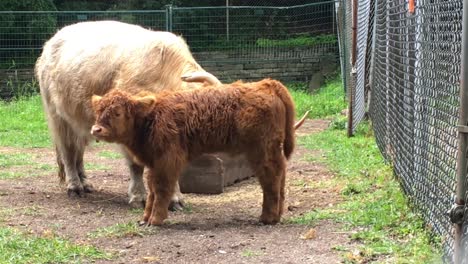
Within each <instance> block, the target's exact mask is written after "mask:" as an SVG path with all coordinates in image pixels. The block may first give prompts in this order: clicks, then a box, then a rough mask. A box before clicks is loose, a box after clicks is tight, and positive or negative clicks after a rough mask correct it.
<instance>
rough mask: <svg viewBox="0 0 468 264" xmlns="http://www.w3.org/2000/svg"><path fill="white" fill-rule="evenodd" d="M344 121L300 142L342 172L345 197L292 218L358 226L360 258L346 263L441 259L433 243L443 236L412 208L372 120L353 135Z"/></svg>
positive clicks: (339, 181) (340, 180)
mask: <svg viewBox="0 0 468 264" xmlns="http://www.w3.org/2000/svg"><path fill="white" fill-rule="evenodd" d="M343 123H344V121H343V119H342V118H340V117H337V119H336V121H334V122H333V125H332V126H331V128H330V129H328V130H326V131H324V132H322V133H318V134H312V135H309V136H306V137H302V138H300V139H299V142H300V144H301V145H304V146H305V147H306V148H309V149H311V150H321V151H322V152H323V153H324V155H323V157H322V158H321V160H320V162H323V163H325V164H326V165H327V166H328V167H329V168H330V169H331V170H333V171H334V172H335V173H336V175H337V176H338V177H337V178H336V179H335V181H336V182H335V186H339V187H341V190H342V191H341V194H342V195H343V197H345V199H344V200H345V201H344V202H343V203H341V204H339V205H337V207H336V208H326V209H322V210H315V211H312V212H309V213H308V214H305V215H304V216H301V217H297V218H293V219H290V222H293V223H298V224H307V225H314V224H315V223H316V222H317V221H318V220H321V219H334V220H335V221H337V222H340V223H342V224H343V225H344V228H346V229H348V230H353V232H352V239H353V240H355V241H357V242H359V243H360V244H361V245H362V246H361V247H360V252H359V254H358V255H359V256H355V255H353V254H352V253H351V252H347V253H346V254H345V258H346V261H350V262H372V261H378V260H379V259H380V260H382V259H383V258H385V259H387V260H388V259H390V260H391V261H390V262H392V263H432V262H433V261H435V260H436V259H437V258H438V257H440V252H439V249H438V248H437V247H435V248H434V247H433V246H432V245H433V244H439V243H433V242H435V241H438V238H436V237H434V236H432V235H431V234H430V232H429V231H428V230H427V229H426V228H425V225H424V222H423V221H422V219H421V217H420V215H418V214H417V213H415V212H414V211H413V210H412V208H411V207H409V205H408V201H407V200H406V198H405V196H404V194H403V193H402V191H401V189H400V185H399V183H398V182H397V180H396V179H395V178H394V176H393V170H392V168H391V166H389V165H387V164H385V162H384V160H383V158H382V156H381V154H380V152H379V150H378V148H377V145H376V143H375V140H374V136H373V133H372V130H371V129H370V126H369V124H368V123H364V124H362V125H361V126H360V127H359V129H358V131H357V133H356V135H355V136H354V137H352V138H348V137H347V136H346V132H345V130H344V126H343V125H342V124H343ZM340 248H342V246H341V247H340ZM356 258H358V259H360V260H359V261H356Z"/></svg>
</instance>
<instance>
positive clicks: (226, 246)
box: [0, 120, 350, 263]
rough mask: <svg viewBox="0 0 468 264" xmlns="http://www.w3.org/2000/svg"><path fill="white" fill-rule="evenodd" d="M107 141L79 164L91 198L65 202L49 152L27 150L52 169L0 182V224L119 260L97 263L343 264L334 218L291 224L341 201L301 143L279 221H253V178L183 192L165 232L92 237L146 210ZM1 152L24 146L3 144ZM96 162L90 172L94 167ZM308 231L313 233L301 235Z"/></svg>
mask: <svg viewBox="0 0 468 264" xmlns="http://www.w3.org/2000/svg"><path fill="white" fill-rule="evenodd" d="M328 123H329V122H328V121H327V120H307V122H306V123H305V124H304V126H303V127H301V129H300V130H299V131H298V135H305V134H310V133H315V132H317V131H321V130H323V129H325V128H326V127H327V125H328ZM103 150H108V151H116V148H115V146H112V145H107V144H106V145H104V144H100V145H97V146H96V145H95V146H92V147H90V148H88V150H87V153H86V154H85V162H86V163H88V164H92V165H91V166H90V168H89V169H88V170H87V173H88V176H89V178H90V182H91V183H92V184H93V185H94V187H95V188H96V189H97V191H96V192H94V193H91V194H88V195H86V196H85V197H82V198H69V197H68V196H67V194H66V191H65V186H60V185H59V184H58V179H57V177H56V172H55V154H54V152H53V150H52V149H31V150H26V151H27V152H29V153H31V154H32V155H33V157H34V162H37V163H41V164H48V165H50V166H52V168H53V169H52V170H49V171H48V173H46V175H44V173H43V171H41V172H38V173H37V174H36V173H29V174H30V175H25V177H21V178H16V179H7V180H0V206H1V208H5V209H6V210H5V212H7V213H5V212H4V215H6V217H5V218H4V219H3V220H4V222H3V223H1V222H0V224H3V225H8V226H12V227H15V228H19V229H21V230H27V231H30V232H33V233H36V234H42V235H44V236H51V235H56V236H61V237H65V238H67V239H70V240H71V241H73V242H75V243H87V244H92V245H95V246H96V247H98V248H100V249H102V250H104V251H107V252H112V253H114V254H115V257H114V258H113V259H112V260H99V261H97V262H98V263H340V262H341V260H342V257H341V252H339V251H335V250H334V249H333V247H334V246H337V245H342V246H343V245H347V244H349V243H350V242H349V238H348V237H347V234H345V233H342V232H339V230H340V227H339V226H337V225H336V223H332V222H330V221H319V222H318V223H317V224H316V225H314V226H304V225H298V224H290V223H288V221H287V220H288V219H290V218H292V217H297V216H300V215H302V214H304V213H306V212H309V211H311V210H314V209H319V208H324V207H328V206H333V205H334V204H336V203H337V202H339V201H340V199H341V198H340V195H339V190H337V189H333V188H329V187H323V186H327V185H326V184H324V185H323V184H322V185H320V186H322V187H319V184H318V183H320V182H326V181H330V180H332V178H333V174H331V173H330V172H329V171H328V170H327V168H326V167H324V166H323V165H321V164H318V163H314V162H310V161H306V160H305V159H304V157H305V156H307V155H309V156H310V155H312V156H313V155H320V153H313V152H311V151H309V150H306V149H304V148H302V147H298V148H297V150H296V152H295V154H294V155H293V158H292V160H291V161H290V162H289V165H288V175H287V185H286V186H287V194H286V204H285V208H288V210H286V212H285V214H284V216H283V220H282V224H278V225H275V226H265V225H261V224H259V223H258V217H259V216H260V212H261V202H262V192H261V189H260V186H259V184H258V183H257V181H256V179H255V178H251V179H248V180H246V181H242V182H240V183H237V184H235V185H233V186H230V187H227V188H226V190H225V192H224V193H223V194H219V195H197V194H185V201H186V203H187V209H186V210H184V211H179V212H170V214H169V221H168V223H167V224H165V225H164V226H162V227H149V228H148V227H139V228H138V229H139V232H137V233H130V234H127V235H123V236H115V235H105V236H100V237H99V236H98V237H96V236H92V234H93V232H96V231H99V230H102V229H103V228H107V227H112V226H115V225H116V224H119V223H120V224H128V223H136V222H137V221H138V220H140V218H141V216H142V210H135V209H131V208H130V206H129V205H128V204H127V195H126V193H127V188H128V181H129V179H128V171H127V168H126V166H125V164H124V162H123V160H122V159H115V158H109V157H103V156H102V155H100V154H99V153H100V152H102V151H103ZM0 152H1V153H21V152H25V150H24V149H14V148H3V149H0ZM93 165H94V166H93ZM311 228H314V229H315V231H316V237H315V238H312V239H302V238H301V237H302V236H303V235H304V234H306V233H307V232H308V231H309V230H310V229H311Z"/></svg>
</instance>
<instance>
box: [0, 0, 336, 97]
mask: <svg viewBox="0 0 468 264" xmlns="http://www.w3.org/2000/svg"><path fill="white" fill-rule="evenodd" d="M299 2H300V1H299ZM299 2H298V3H299ZM334 3H335V1H315V2H313V3H309V4H302V5H296V6H290V5H288V6H283V7H276V6H275V7H272V6H270V7H268V6H219V7H173V6H167V7H166V8H165V9H164V10H141V11H76V12H75V11H51V12H47V11H30V12H22V11H18V12H14V11H11V12H10V11H1V12H0V80H1V83H0V97H1V98H9V97H11V96H14V93H15V92H14V90H37V85H36V84H35V81H34V78H33V66H34V63H35V61H36V59H37V57H38V56H39V54H40V52H41V49H42V46H43V44H44V42H45V41H46V40H47V39H49V38H50V37H51V36H52V35H53V34H54V33H55V32H56V31H57V30H58V29H60V28H62V27H64V26H66V25H69V24H73V23H76V22H80V21H96V20H116V21H122V22H127V23H131V24H137V25H141V26H143V27H145V28H149V29H152V30H166V31H172V32H174V33H176V34H180V35H182V36H183V37H184V38H185V39H186V40H187V43H188V44H189V46H190V49H191V51H192V52H193V53H194V57H195V58H196V59H197V60H198V61H199V62H200V64H201V65H202V66H203V67H204V68H205V69H207V70H209V71H212V72H213V73H214V74H216V75H219V76H218V77H219V78H220V79H221V80H223V81H232V80H238V79H261V78H265V77H272V78H277V79H280V80H282V81H308V80H310V79H311V78H312V77H311V76H312V75H313V74H314V73H316V72H320V71H321V70H322V65H330V64H331V65H336V64H337V63H338V44H337V36H336V22H335V13H334ZM332 68H333V67H332ZM18 87H22V88H21V89H18Z"/></svg>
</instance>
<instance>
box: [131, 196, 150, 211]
mask: <svg viewBox="0 0 468 264" xmlns="http://www.w3.org/2000/svg"><path fill="white" fill-rule="evenodd" d="M128 204H129V205H130V207H132V208H136V209H139V208H145V204H146V200H145V199H144V198H142V197H138V196H133V197H132V198H130V201H128Z"/></svg>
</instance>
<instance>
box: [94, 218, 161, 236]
mask: <svg viewBox="0 0 468 264" xmlns="http://www.w3.org/2000/svg"><path fill="white" fill-rule="evenodd" d="M154 232H156V229H155V228H144V227H140V226H139V225H138V223H136V222H129V223H119V224H115V225H112V226H108V227H104V228H99V229H97V230H96V231H93V232H91V233H89V234H88V237H90V238H99V237H118V238H120V237H135V236H139V237H142V236H144V235H145V234H152V233H154Z"/></svg>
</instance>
